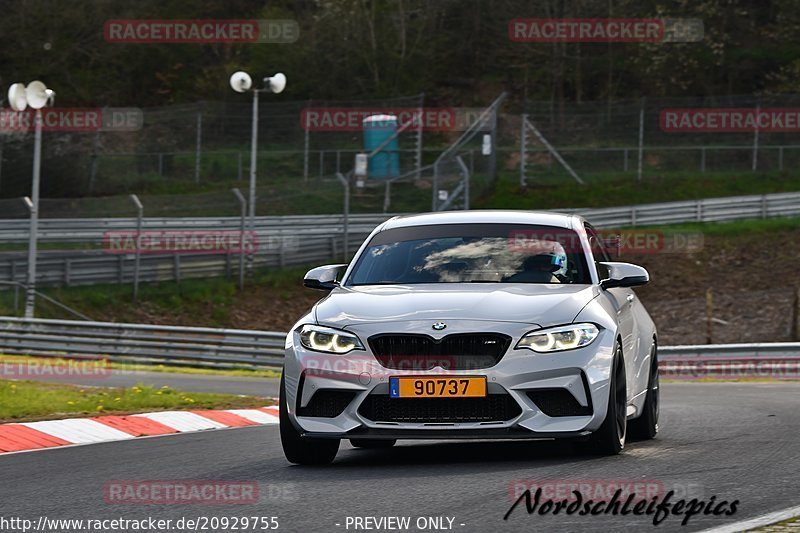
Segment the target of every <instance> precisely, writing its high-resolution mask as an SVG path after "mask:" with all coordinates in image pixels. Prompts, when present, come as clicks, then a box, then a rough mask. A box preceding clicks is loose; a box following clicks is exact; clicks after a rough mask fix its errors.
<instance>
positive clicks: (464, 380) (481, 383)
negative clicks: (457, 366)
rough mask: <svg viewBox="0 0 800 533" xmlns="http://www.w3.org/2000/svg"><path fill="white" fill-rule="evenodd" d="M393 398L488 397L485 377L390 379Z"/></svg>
mask: <svg viewBox="0 0 800 533" xmlns="http://www.w3.org/2000/svg"><path fill="white" fill-rule="evenodd" d="M389 395H390V396H391V397H392V398H476V397H483V396H486V378H485V377H477V378H476V377H462V376H452V377H436V378H418V377H409V378H389Z"/></svg>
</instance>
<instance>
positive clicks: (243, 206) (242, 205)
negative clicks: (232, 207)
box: [231, 187, 255, 290]
mask: <svg viewBox="0 0 800 533" xmlns="http://www.w3.org/2000/svg"><path fill="white" fill-rule="evenodd" d="M231 192H232V193H233V194H234V195H236V199H237V200H239V210H240V215H239V217H240V221H239V290H242V289H244V228H245V223H246V220H247V201H246V200H245V199H244V195H243V194H242V191H240V190H239V189H238V188H237V187H234V188H233V189H231ZM253 232H254V233H255V228H253Z"/></svg>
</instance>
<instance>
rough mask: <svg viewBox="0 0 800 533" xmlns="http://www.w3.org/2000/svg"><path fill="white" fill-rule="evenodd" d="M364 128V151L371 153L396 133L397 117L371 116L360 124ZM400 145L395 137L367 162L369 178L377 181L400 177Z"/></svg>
mask: <svg viewBox="0 0 800 533" xmlns="http://www.w3.org/2000/svg"><path fill="white" fill-rule="evenodd" d="M362 124H363V126H364V149H365V150H366V151H367V152H372V151H373V150H375V149H376V148H378V147H379V146H380V145H381V144H383V143H384V142H386V139H388V138H389V137H391V136H392V135H394V134H395V133H396V132H397V117H396V116H394V115H372V116H369V117H367V118H365V119H364V120H363V122H362ZM399 148H400V144H399V143H398V142H397V137H395V138H394V139H392V140H391V141H389V143H388V144H386V146H384V147H383V148H382V149H381V151H380V152H378V153H377V154H375V155H374V156H372V159H370V160H369V167H368V168H369V177H370V178H377V179H387V178H396V177H397V176H399V175H400V154H399V152H398V150H399Z"/></svg>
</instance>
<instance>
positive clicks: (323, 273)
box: [303, 265, 347, 291]
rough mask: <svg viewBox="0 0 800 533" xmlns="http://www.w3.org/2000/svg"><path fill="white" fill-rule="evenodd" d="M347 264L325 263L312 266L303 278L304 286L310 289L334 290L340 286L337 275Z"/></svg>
mask: <svg viewBox="0 0 800 533" xmlns="http://www.w3.org/2000/svg"><path fill="white" fill-rule="evenodd" d="M346 266H347V265H323V266H319V267H317V268H312V269H311V270H309V271H308V272H306V275H305V277H304V278H303V286H305V287H308V288H309V289H319V290H321V291H332V290H333V289H335V288H336V287H338V286H339V282H338V281H337V280H336V275H337V274H338V273H339V270H340V269H341V268H342V267H346Z"/></svg>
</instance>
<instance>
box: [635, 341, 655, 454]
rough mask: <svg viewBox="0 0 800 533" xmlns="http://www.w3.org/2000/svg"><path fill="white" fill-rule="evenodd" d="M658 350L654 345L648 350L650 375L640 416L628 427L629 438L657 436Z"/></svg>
mask: <svg viewBox="0 0 800 533" xmlns="http://www.w3.org/2000/svg"><path fill="white" fill-rule="evenodd" d="M659 403H660V402H659V385H658V350H657V348H656V344H655V343H653V347H652V348H651V349H650V375H649V377H648V379H647V396H645V399H644V407H643V408H642V414H641V415H640V416H639V417H638V418H636V419H634V420H631V422H630V424H628V427H629V429H630V435H631V437H633V438H635V439H640V440H649V439H652V438H655V436H656V435H657V434H658V414H659V411H660V406H659Z"/></svg>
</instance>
